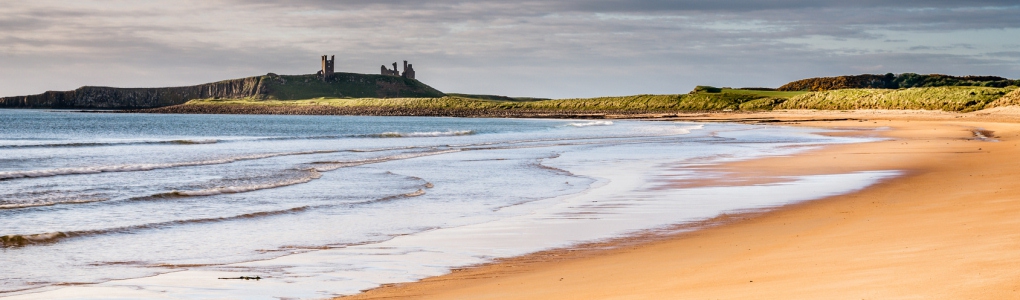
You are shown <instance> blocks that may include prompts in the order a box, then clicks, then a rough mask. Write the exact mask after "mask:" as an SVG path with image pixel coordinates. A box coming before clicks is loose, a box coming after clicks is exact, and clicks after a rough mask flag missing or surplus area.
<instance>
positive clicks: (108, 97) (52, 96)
mask: <svg viewBox="0 0 1020 300" xmlns="http://www.w3.org/2000/svg"><path fill="white" fill-rule="evenodd" d="M443 95H444V94H443V93H442V92H439V91H437V90H435V89H433V88H432V87H429V86H428V85H425V84H423V83H421V82H419V81H417V80H414V79H407V78H402V77H394V76H382V75H365V74H352V73H337V74H335V75H334V77H333V78H330V79H329V80H322V78H320V77H318V76H317V75H276V74H272V73H270V74H267V75H264V76H255V77H248V78H241V79H231V80H224V81H220V82H213V83H206V84H200V85H195V86H182V87H164V88H114V87H98V86H85V87H81V88H78V89H76V90H73V91H63V92H57V91H49V92H45V93H42V94H38V95H30V96H17V97H4V98H0V108H95V109H130V108H154V107H164V106H170V105H177V104H182V103H185V102H188V101H189V100H194V99H210V98H225V99H256V100H262V99H277V100H294V99H309V98H317V97H330V98H339V97H356V98H362V97H379V98H387V97H441V96H443Z"/></svg>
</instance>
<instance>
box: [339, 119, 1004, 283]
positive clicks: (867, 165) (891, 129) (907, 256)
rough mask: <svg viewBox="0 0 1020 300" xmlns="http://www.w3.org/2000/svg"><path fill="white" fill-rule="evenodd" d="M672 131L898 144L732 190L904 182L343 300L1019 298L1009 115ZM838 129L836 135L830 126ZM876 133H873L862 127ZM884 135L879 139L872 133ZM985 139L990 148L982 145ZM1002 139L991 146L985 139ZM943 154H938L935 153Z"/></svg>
mask: <svg viewBox="0 0 1020 300" xmlns="http://www.w3.org/2000/svg"><path fill="white" fill-rule="evenodd" d="M671 119H672V120H678V119H679V120H691V121H701V122H706V121H708V122H712V121H718V122H746V123H778V124H783V125H792V126H810V127H820V128H843V129H852V128H859V129H865V130H861V131H856V132H841V133H839V134H851V135H862V134H863V135H872V136H875V135H877V136H882V137H886V138H891V139H890V140H885V141H879V142H870V143H863V144H851V145H834V146H828V147H825V148H823V149H820V150H814V151H809V152H806V153H802V154H798V155H795V156H789V157H771V158H763V159H757V160H752V161H744V162H736V163H728V164H723V165H720V166H715V167H712V168H715V169H716V170H717V171H720V172H727V173H730V174H731V175H733V176H729V177H728V178H729V179H730V180H728V181H727V182H718V181H705V182H700V183H689V182H688V183H677V184H678V185H685V186H689V185H692V184H694V185H698V186H701V185H747V184H754V183H757V182H755V181H754V180H760V179H762V178H781V177H783V176H794V175H817V174H832V173H845V172H855V171H864V170H893V169H895V170H902V171H904V172H905V174H904V175H902V176H899V177H896V178H893V179H888V180H886V181H883V182H880V183H879V184H876V185H874V186H872V187H869V188H866V189H864V190H861V191H858V192H854V193H850V194H844V195H839V196H834V197H828V198H823V199H819V200H815V201H809V202H804V203H799V204H794V205H789V206H785V207H782V208H778V209H775V210H771V211H767V212H760V213H749V214H743V215H729V216H721V217H719V218H715V219H712V220H706V221H704V222H700V223H697V224H689V225H687V226H694V227H697V228H698V230H694V231H684V232H680V233H670V232H669V230H665V231H662V232H648V233H646V234H641V235H637V236H631V237H627V238H621V239H617V240H613V241H608V242H605V243H596V244H587V245H581V246H578V247H573V248H568V249H558V250H552V251H543V252H539V253H534V254H530V255H525V256H521V257H515V258H510V259H505V260H499V261H497V262H494V263H490V264H484V265H480V266H477V267H472V268H465V269H459V270H454V271H453V272H452V273H450V274H447V275H442V276H437V277H432V278H427V279H424V280H421V281H418V282H413V283H402V284H391V285H386V286H383V287H380V288H376V289H372V290H369V291H367V292H364V293H361V294H357V295H352V296H347V297H341V299H383V298H385V299H394V298H396V299H417V298H428V299H447V298H454V299H460V298H471V299H516V298H530V299H534V298H544V299H563V298H566V299H589V298H663V297H691V298H704V297H711V298H848V299H849V298H889V297H896V298H903V297H920V298H1004V297H1016V296H1017V295H1020V294H1018V291H1020V288H1018V286H1020V283H1018V282H1017V281H1016V279H1015V278H1018V277H1020V276H1018V275H1020V271H1018V270H1020V269H1018V268H1017V265H1016V263H1015V262H1016V261H1020V253H1015V251H1011V249H1016V247H1017V246H1020V234H1017V233H1014V232H1015V231H1016V230H1015V228H1017V227H1020V221H1014V220H1011V218H1010V216H1012V215H1015V213H1020V201H1010V200H1011V199H1010V197H1009V195H1010V194H1017V193H1020V184H1016V183H1013V182H1011V179H1012V178H1015V176H1016V175H1018V173H1020V171H1015V170H1020V168H1018V167H1020V165H1018V164H1017V163H1013V162H1010V158H1012V157H1015V156H1016V155H1017V154H1020V150H1018V149H1020V148H1017V146H1016V145H1015V142H1016V140H1017V136H1018V133H1020V126H1018V125H1017V124H1015V123H1017V118H1016V116H1015V115H1013V114H994V113H992V114H988V113H971V114H956V113H941V112H918V111H893V112H887V111H855V112H835V111H825V112H797V111H793V112H772V113H757V114H701V115H696V116H690V117H686V118H671ZM834 120H835V121H834ZM865 120H867V121H865ZM876 129H881V130H876ZM978 134H980V135H978ZM981 135H985V136H987V135H993V136H994V139H995V141H992V140H990V139H981V138H980V137H981ZM936 145H937V146H936Z"/></svg>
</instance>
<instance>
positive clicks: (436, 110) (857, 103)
mask: <svg viewBox="0 0 1020 300" xmlns="http://www.w3.org/2000/svg"><path fill="white" fill-rule="evenodd" d="M306 83H307V84H313V83H312V81H311V80H309V81H308V82H306ZM1014 90H1017V88H1016V87H1006V88H993V87H929V88H909V89H895V90H894V89H843V90H833V91H820V92H807V91H770V90H755V89H730V88H714V87H705V86H700V87H698V88H696V89H695V90H694V91H692V92H690V93H688V94H671V95H634V96H618V97H598V98H576V99H556V100H549V99H535V98H510V97H503V96H493V95H466V94H449V95H446V96H442V97H430V98H330V97H319V98H314V99H302V100H278V99H272V100H260V99H201V100H192V101H189V102H188V103H186V104H184V105H178V106H172V107H165V108H157V109H151V110H147V112H164V113H255V114H329V115H333V114H336V115H349V114H353V115H358V114H363V115H418V116H485V117H537V116H553V117H564V116H569V115H584V116H582V117H593V115H612V114H621V115H635V114H676V113H692V112H712V111H768V110H774V109H817V110H853V109H922V110H942V111H953V112H970V111H975V110H980V109H983V108H989V107H994V106H1005V105H1015V103H1014V102H1018V100H1017V99H1013V100H1011V101H1010V100H1008V99H1007V100H1000V99H1006V98H1009V97H1005V96H1006V95H1011V96H1012V97H1013V98H1020V97H1017V96H1018V95H1017V93H1015V92H1014V93H1012V94H1011V93H1010V92H1013V91H1014ZM291 95H293V94H291ZM1009 99H1012V98H1009Z"/></svg>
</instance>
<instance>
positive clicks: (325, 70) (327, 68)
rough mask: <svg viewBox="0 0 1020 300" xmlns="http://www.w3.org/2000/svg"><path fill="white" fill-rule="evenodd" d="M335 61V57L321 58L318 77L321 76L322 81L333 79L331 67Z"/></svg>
mask: <svg viewBox="0 0 1020 300" xmlns="http://www.w3.org/2000/svg"><path fill="white" fill-rule="evenodd" d="M335 61H336V56H335V55H330V56H329V57H328V58H327V57H326V56H325V55H323V56H322V70H319V75H320V76H322V79H323V80H326V79H329V78H333V66H334V62H335Z"/></svg>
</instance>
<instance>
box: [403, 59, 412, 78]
mask: <svg viewBox="0 0 1020 300" xmlns="http://www.w3.org/2000/svg"><path fill="white" fill-rule="evenodd" d="M404 78H410V79H414V66H413V65H411V64H409V63H407V61H406V60H405V61H404Z"/></svg>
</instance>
